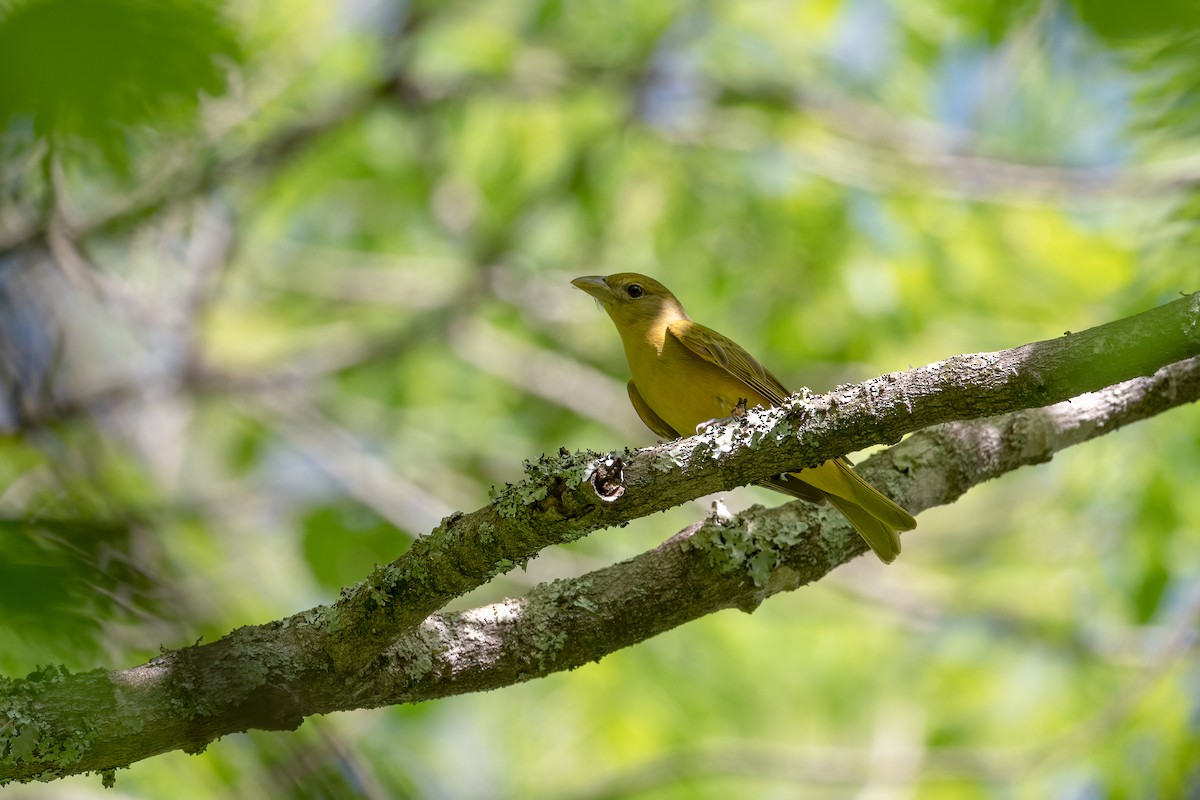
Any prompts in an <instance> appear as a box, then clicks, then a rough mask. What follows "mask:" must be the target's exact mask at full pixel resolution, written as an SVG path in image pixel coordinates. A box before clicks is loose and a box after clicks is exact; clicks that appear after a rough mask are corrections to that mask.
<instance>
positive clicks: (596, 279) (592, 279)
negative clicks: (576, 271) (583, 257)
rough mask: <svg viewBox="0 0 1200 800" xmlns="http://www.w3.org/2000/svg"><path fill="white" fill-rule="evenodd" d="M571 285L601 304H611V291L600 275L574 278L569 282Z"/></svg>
mask: <svg viewBox="0 0 1200 800" xmlns="http://www.w3.org/2000/svg"><path fill="white" fill-rule="evenodd" d="M571 285H572V286H574V287H575V288H576V289H582V290H583V291H585V292H587V293H588V294H590V295H591V296H592V297H594V298H596V299H597V300H599V301H600V302H601V303H611V302H612V299H613V295H612V289H610V288H608V284H607V283H605V282H604V278H603V277H602V276H600V275H585V276H584V277H582V278H576V279H575V280H573V281H571Z"/></svg>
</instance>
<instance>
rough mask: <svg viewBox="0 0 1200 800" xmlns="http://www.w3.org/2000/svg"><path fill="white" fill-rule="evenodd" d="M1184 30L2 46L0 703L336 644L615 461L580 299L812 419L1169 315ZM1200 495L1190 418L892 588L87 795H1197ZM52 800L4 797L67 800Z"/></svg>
mask: <svg viewBox="0 0 1200 800" xmlns="http://www.w3.org/2000/svg"><path fill="white" fill-rule="evenodd" d="M1195 16H1196V11H1195V8H1194V7H1193V6H1192V5H1191V4H1188V3H1164V4H1156V5H1154V6H1153V7H1150V6H1137V7H1132V6H1127V5H1121V4H1118V3H1115V2H1085V1H1084V0H1079V1H1078V2H1072V3H1059V2H1053V1H1049V2H1036V3H1035V2H1021V3H998V2H990V3H966V2H961V0H942V1H941V2H935V3H910V4H904V3H899V2H887V0H812V1H811V2H782V0H776V1H770V2H729V3H698V4H686V3H665V2H664V3H638V2H605V3H599V2H577V3H563V2H553V0H504V1H503V2H497V3H489V4H484V5H479V4H465V3H453V2H450V3H402V2H391V1H390V0H359V2H352V3H341V4H329V3H321V2H317V1H316V0H305V2H295V3H288V4H273V3H261V2H257V1H256V0H230V1H229V2H227V3H224V4H218V3H216V2H200V1H199V0H194V1H193V2H184V0H172V1H171V2H166V1H165V0H159V2H149V0H145V1H144V2H139V1H138V0H69V1H68V0H0V156H2V160H0V387H2V388H3V390H4V392H3V395H2V396H3V398H4V399H3V400H0V435H2V436H3V438H0V520H3V522H0V665H2V667H3V670H4V672H5V674H9V675H22V674H26V673H27V672H29V671H31V670H33V669H35V668H36V667H37V666H38V665H44V664H47V663H64V664H66V665H67V666H69V667H70V668H72V669H87V668H92V667H118V666H128V665H131V664H134V663H138V662H139V661H141V660H144V659H145V658H147V657H149V656H150V655H152V654H153V653H154V652H156V651H157V649H158V647H159V646H167V647H178V646H181V645H184V644H187V643H191V642H193V641H195V640H196V638H197V637H199V636H203V637H204V638H206V639H212V638H215V637H218V636H220V635H221V634H222V633H224V632H226V631H228V630H230V629H231V628H233V627H236V626H238V625H243V624H250V623H256V622H263V621H266V620H270V619H274V618H278V617H282V616H284V615H286V614H290V613H293V612H295V611H297V610H300V609H303V608H305V607H307V606H310V605H312V604H315V603H320V602H327V601H329V600H331V599H332V598H334V597H335V596H336V593H337V590H338V588H339V587H341V586H343V585H346V584H349V583H352V582H354V581H356V580H358V579H360V578H361V577H362V576H365V575H366V574H367V573H368V572H369V570H370V569H371V568H372V566H373V564H375V563H378V562H383V561H387V560H390V559H391V558H394V557H395V556H396V555H398V554H399V553H401V552H403V550H404V549H405V548H406V547H407V545H408V542H409V541H410V540H411V538H412V537H414V536H416V535H418V534H420V533H421V532H423V531H426V530H428V529H429V528H430V527H432V526H433V525H434V524H436V523H437V521H438V520H439V519H440V518H441V517H442V516H444V515H446V514H448V513H450V512H451V511H453V510H456V509H457V510H471V509H473V508H476V507H479V506H480V505H482V504H483V503H484V502H486V498H487V490H488V488H489V486H491V485H493V484H498V483H499V484H502V483H503V482H505V481H510V480H513V479H514V478H515V477H517V476H518V475H519V474H520V470H521V461H522V459H524V458H529V457H535V456H536V455H538V454H539V453H542V452H552V451H554V450H556V449H557V448H558V447H560V446H565V447H568V448H573V449H574V448H584V447H586V448H591V449H594V450H604V449H608V448H618V447H623V446H628V445H643V444H648V443H651V442H653V441H654V437H653V436H652V435H651V434H650V433H649V432H648V431H645V430H643V429H642V428H641V426H640V424H639V423H638V421H637V419H636V417H635V415H634V413H633V411H632V409H631V408H629V407H628V404H627V401H626V399H625V393H624V382H625V380H626V379H627V376H626V374H625V369H626V368H625V365H624V357H623V354H622V353H621V351H620V346H619V343H618V341H617V339H616V336H615V334H614V333H613V331H612V330H611V326H610V324H609V322H608V320H607V319H606V318H605V317H604V315H603V314H601V313H600V312H598V311H596V310H595V308H594V307H593V304H592V303H591V302H590V301H589V300H588V299H587V298H586V297H585V296H583V295H581V294H579V293H578V292H574V291H573V290H572V289H571V288H570V286H569V285H568V281H569V279H570V278H572V277H574V276H576V275H581V274H596V273H601V274H602V273H608V272H615V271H622V270H637V271H642V272H647V273H650V274H652V275H655V276H656V277H658V278H660V279H662V280H663V281H664V282H665V283H666V284H667V285H669V286H671V287H672V289H673V290H674V291H675V292H676V294H678V295H679V297H680V298H681V300H682V301H683V302H684V304H685V305H686V306H687V308H688V310H689V312H690V313H691V314H692V316H693V317H694V318H696V319H698V320H700V321H702V322H705V323H707V324H710V325H712V326H714V327H716V328H718V329H720V330H722V331H724V332H727V333H729V334H730V335H732V336H734V337H735V338H736V339H738V340H739V341H740V342H742V343H744V344H746V345H747V346H748V347H749V349H750V350H751V351H752V352H754V353H756V354H758V355H760V356H761V357H762V359H763V360H764V361H765V362H766V363H768V364H769V366H770V367H771V369H772V370H773V371H774V372H775V373H776V374H778V375H779V376H780V378H781V379H782V380H784V382H785V383H787V384H789V385H791V386H793V387H799V386H802V385H808V386H810V387H812V388H813V389H815V390H822V389H827V388H830V387H832V386H833V385H836V384H837V383H839V382H849V381H855V380H860V379H865V378H867V377H870V376H873V375H876V374H879V373H882V372H886V371H890V370H896V369H903V368H905V367H907V366H909V365H920V364H924V363H927V362H930V361H934V360H937V359H940V358H944V357H946V356H949V355H952V354H956V353H964V352H972V351H978V350H988V349H996V348H1002V347H1009V346H1014V345H1017V344H1021V343H1024V342H1027V341H1033V340H1037V339H1044V338H1049V337H1053V336H1056V335H1059V334H1061V333H1062V331H1064V330H1067V329H1070V330H1078V329H1081V328H1084V327H1087V326H1090V325H1094V324H1098V323H1101V322H1106V321H1109V320H1112V319H1116V318H1119V317H1122V316H1125V315H1128V314H1131V313H1135V312H1137V311H1141V310H1144V309H1145V308H1147V307H1149V306H1152V305H1156V304H1158V303H1161V302H1163V301H1165V300H1168V299H1171V298H1173V297H1174V296H1175V295H1176V294H1177V293H1178V292H1180V291H1194V290H1195V289H1196V288H1198V287H1197V285H1196V277H1197V271H1196V269H1195V268H1194V267H1193V266H1192V265H1193V264H1194V263H1195V259H1194V255H1195V249H1194V243H1195V230H1196V226H1195V212H1196V209H1197V208H1198V207H1200V205H1198V200H1197V198H1198V197H1200V194H1198V193H1197V192H1196V190H1195V189H1196V186H1197V184H1198V182H1200V172H1198V171H1197V161H1196V159H1197V153H1196V151H1195V146H1196V145H1195V139H1194V133H1195V130H1196V126H1197V124H1198V123H1200V107H1197V104H1196V100H1195V98H1196V97H1197V93H1196V76H1197V75H1200V70H1198V69H1196V68H1195V66H1197V65H1195V60H1196V58H1197V55H1196V54H1197V53H1200V48H1196V47H1195V46H1194V44H1195V30H1196V25H1195V23H1196V20H1195ZM97 154H99V156H100V157H97ZM47 181H49V182H47ZM1196 485H1200V412H1198V411H1197V409H1195V408H1185V409H1180V410H1177V411H1173V412H1170V413H1168V414H1166V415H1163V416H1162V417H1160V418H1158V419H1155V420H1152V421H1150V422H1147V423H1144V424H1141V425H1138V426H1135V427H1134V428H1131V429H1128V430H1124V431H1121V432H1119V433H1115V434H1111V435H1109V436H1107V437H1104V438H1103V439H1100V440H1097V441H1095V442H1091V443H1088V444H1086V445H1083V446H1081V447H1079V448H1077V449H1076V450H1074V451H1069V452H1067V453H1064V454H1063V455H1062V456H1060V457H1059V458H1056V459H1055V461H1054V462H1053V463H1051V464H1047V465H1042V466H1039V467H1037V468H1035V469H1027V470H1022V471H1020V472H1018V473H1016V474H1013V475H1011V476H1008V477H1006V478H1005V479H1003V480H1001V481H997V482H994V483H990V484H987V485H985V486H981V487H979V488H978V489H976V490H974V491H972V492H971V493H969V494H968V495H967V496H966V497H964V498H963V499H962V500H960V501H959V502H957V503H955V504H954V505H953V506H950V507H946V508H939V509H934V510H931V511H929V512H926V513H925V514H923V515H922V516H921V519H920V528H919V529H918V530H917V531H916V532H915V533H914V534H912V535H911V536H908V537H906V540H905V553H904V555H903V556H902V558H901V559H900V561H899V562H897V563H896V564H895V565H893V566H892V567H888V568H884V567H882V566H880V565H878V564H876V563H874V562H868V561H867V560H862V561H861V563H855V564H852V565H849V566H848V567H847V568H845V569H842V570H840V571H839V572H837V573H836V574H835V575H833V576H831V577H830V579H829V580H826V581H823V582H822V584H821V585H819V586H814V587H810V588H808V589H805V590H802V591H800V592H796V593H794V594H792V595H789V596H786V597H779V598H776V599H774V600H772V601H771V602H769V603H767V604H765V605H764V607H763V608H762V609H760V610H759V611H758V612H756V613H755V614H754V615H753V616H750V617H747V616H745V615H741V614H736V613H732V612H730V613H726V614H719V615H716V616H713V617H710V618H707V619H704V620H701V621H699V622H697V623H695V624H693V625H690V626H688V627H686V628H685V629H681V630H677V631H673V632H671V633H669V634H667V635H664V636H661V637H659V638H657V639H655V640H653V641H650V642H646V643H644V644H643V645H641V646H639V647H637V648H633V649H631V650H628V651H624V652H621V653H618V654H616V655H614V656H612V657H610V658H607V659H605V660H604V661H603V662H601V663H600V664H596V665H589V666H588V667H586V668H582V669H579V670H576V671H574V672H572V673H570V674H562V675H555V676H553V677H551V678H549V679H546V680H543V681H538V682H534V683H530V684H525V685H521V686H516V687H512V688H510V689H507V690H505V691H501V692H494V693H491V694H488V695H483V696H466V697H457V698H451V699H449V700H446V701H443V702H438V703H430V704H426V705H422V706H419V707H401V708H394V709H384V710H378V711H372V712H357V713H353V714H343V715H337V716H334V717H329V718H322V719H312V720H309V721H307V722H306V723H305V725H304V726H303V728H302V729H301V730H300V731H299V732H297V733H295V734H286V735H280V734H259V733H254V734H250V735H245V736H234V737H229V738H228V739H226V740H223V741H221V742H219V743H217V744H215V745H214V746H213V747H211V748H210V749H209V750H208V751H207V752H206V753H204V754H203V755H201V756H187V755H184V754H181V753H171V754H167V755H165V756H162V757H159V758H155V759H151V760H149V761H147V762H143V763H139V764H136V765H134V766H133V768H132V769H130V770H128V771H122V772H121V773H120V774H119V775H118V778H117V786H118V789H119V790H122V791H125V792H127V793H128V794H129V795H130V796H138V797H168V796H172V797H173V796H177V794H178V786H179V785H181V784H183V785H187V786H188V787H190V791H192V792H193V794H194V795H195V796H212V797H222V796H238V797H272V798H275V797H296V798H300V797H357V796H361V797H489V798H490V797H512V798H529V797H534V798H537V797H545V798H551V797H553V798H561V797H576V798H588V797H626V796H635V795H636V796H638V797H646V798H724V797H731V796H732V797H746V796H753V797H775V796H779V797H792V796H796V795H797V794H798V793H803V795H804V796H818V797H822V796H832V797H841V796H848V795H855V796H858V795H872V794H878V795H887V794H888V793H889V792H893V791H894V792H895V793H897V794H898V793H901V792H911V794H912V795H913V796H917V797H922V798H925V797H928V798H941V797H946V798H962V797H1004V798H1013V797H1016V798H1044V797H1070V798H1092V797H1095V798H1100V797H1145V796H1159V797H1183V796H1188V793H1192V794H1195V793H1196V792H1197V791H1200V773H1198V772H1197V768H1196V763H1197V759H1196V753H1197V752H1200V661H1198V659H1197V651H1196V643H1195V631H1196V628H1197V620H1198V619H1200V556H1198V555H1197V553H1198V552H1200V548H1198V547H1197V545H1200V495H1198V494H1197V493H1196V492H1195V491H1194V487H1195V486H1196ZM727 502H728V503H729V505H730V506H731V507H732V508H735V509H738V508H742V507H745V506H746V505H748V504H750V503H752V502H765V503H779V502H781V498H779V497H777V496H773V495H771V494H769V493H765V492H761V491H758V490H742V491H739V492H735V493H732V495H731V496H730V497H729V498H727ZM706 510H707V505H706V504H704V503H698V504H695V505H692V506H689V507H686V508H683V509H677V510H675V511H673V512H670V513H668V514H664V515H661V516H657V517H655V518H653V519H649V520H642V521H639V523H637V524H633V525H630V526H629V527H628V528H626V529H622V530H614V531H605V532H602V533H597V534H594V535H593V536H591V537H589V538H588V539H587V540H585V541H582V542H578V543H575V544H573V545H571V546H569V547H563V548H557V549H555V550H553V551H550V552H547V553H545V554H544V555H543V556H542V557H540V558H538V559H537V560H535V561H534V562H532V563H530V564H529V565H528V566H527V569H526V570H524V571H521V570H518V571H514V572H513V573H511V574H509V575H506V576H502V577H501V578H498V579H497V580H496V581H495V582H494V584H493V585H491V586H488V587H485V588H484V589H482V590H480V591H479V592H476V593H474V594H473V595H471V596H469V597H467V598H463V599H462V600H461V601H460V604H461V605H462V606H463V607H466V606H470V605H478V604H482V603H487V602H491V601H494V600H496V599H497V598H499V597H502V596H505V595H517V594H522V593H524V592H525V591H527V590H528V588H529V587H530V586H531V585H533V584H535V583H537V582H539V581H542V580H548V579H551V578H554V577H560V576H564V575H573V574H581V573H583V572H586V571H587V570H590V569H593V568H595V567H598V566H602V565H606V564H609V563H612V562H613V561H615V560H617V559H620V558H624V557H626V556H628V555H630V554H632V553H636V552H640V551H642V550H644V549H646V548H648V547H651V546H653V545H654V544H656V543H657V542H658V541H660V540H661V539H663V538H665V537H666V536H668V535H670V534H672V533H674V532H675V531H676V530H678V529H679V528H681V527H683V526H685V525H687V524H690V523H691V522H693V521H694V520H695V519H696V518H697V516H699V515H701V514H703V513H705V511H706ZM69 783H70V786H69V787H64V786H63V785H62V784H55V785H50V786H46V787H28V788H25V787H22V788H18V789H11V788H10V789H7V790H6V791H10V792H12V793H13V796H14V797H38V796H60V795H61V793H62V792H63V791H65V790H66V789H67V788H69V789H70V790H71V791H73V792H76V793H77V796H81V797H82V796H90V794H91V793H93V792H94V793H96V794H99V793H100V791H101V790H100V788H99V781H97V780H95V779H90V778H81V779H77V780H72V781H70V782H69Z"/></svg>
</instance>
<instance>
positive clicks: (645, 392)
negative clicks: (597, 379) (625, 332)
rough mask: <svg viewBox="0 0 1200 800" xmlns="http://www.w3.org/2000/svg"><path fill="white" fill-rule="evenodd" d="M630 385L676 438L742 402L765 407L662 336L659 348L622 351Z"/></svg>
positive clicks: (756, 397)
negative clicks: (627, 360) (677, 433)
mask: <svg viewBox="0 0 1200 800" xmlns="http://www.w3.org/2000/svg"><path fill="white" fill-rule="evenodd" d="M626 356H627V357H628V359H629V367H630V371H631V372H632V373H633V382H634V384H635V385H636V386H637V388H638V392H639V393H640V394H641V395H642V399H643V400H645V401H646V405H648V406H650V408H651V409H653V410H654V413H656V414H658V415H659V416H660V417H662V418H663V421H665V422H666V423H667V424H668V425H670V426H671V427H672V428H674V429H675V430H676V431H678V432H679V434H680V435H682V436H691V435H692V434H693V433H695V428H696V426H697V425H699V424H700V423H702V422H707V421H708V420H710V419H718V418H721V417H727V416H729V415H730V414H731V413H732V412H733V409H734V407H735V406H737V404H738V401H739V400H742V399H743V398H744V399H745V400H746V401H747V404H748V405H749V406H750V407H753V406H756V405H764V406H765V405H770V403H768V402H767V401H766V400H764V399H763V398H762V397H761V396H760V395H759V394H758V393H757V392H755V391H754V390H753V389H751V388H750V387H749V386H747V385H746V384H745V383H743V382H742V381H740V380H738V379H737V378H735V377H734V376H733V375H731V374H729V372H727V371H726V370H724V369H723V368H721V367H719V366H717V365H716V364H713V363H711V362H709V361H706V360H705V359H703V358H701V357H700V356H698V355H696V354H695V353H693V352H692V351H691V350H689V349H688V348H687V347H685V346H684V345H683V344H681V343H680V342H679V341H678V340H676V339H674V338H673V337H671V336H667V337H666V339H665V340H664V341H663V343H662V348H661V349H658V348H654V347H644V348H637V352H633V353H631V352H628V351H627V352H626Z"/></svg>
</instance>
